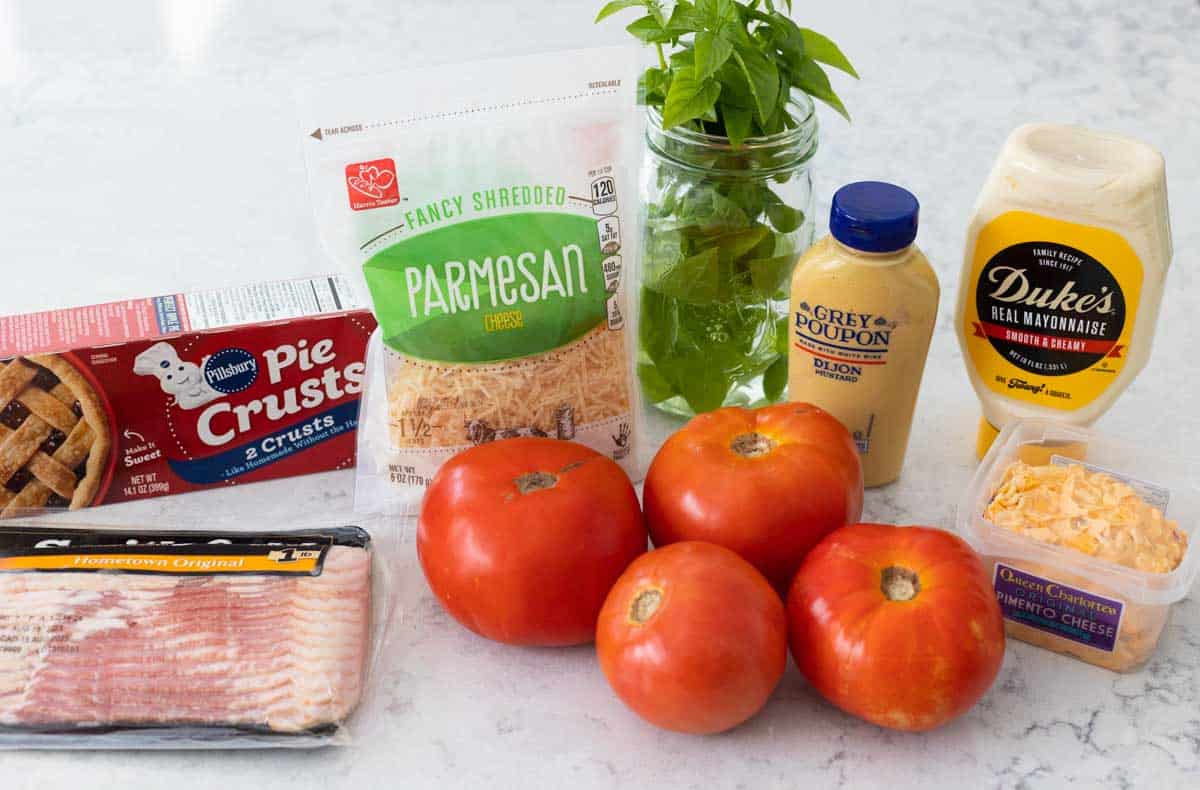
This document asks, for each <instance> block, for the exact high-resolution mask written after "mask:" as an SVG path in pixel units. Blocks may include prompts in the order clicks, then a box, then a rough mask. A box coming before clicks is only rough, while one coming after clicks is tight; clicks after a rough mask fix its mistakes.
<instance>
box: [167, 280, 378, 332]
mask: <svg viewBox="0 0 1200 790" xmlns="http://www.w3.org/2000/svg"><path fill="white" fill-rule="evenodd" d="M183 302H184V305H185V307H186V309H187V323H188V327H187V328H189V329H193V330H204V329H219V328H221V327H226V326H234V325H237V324H255V323H261V322H263V321H282V320H286V319H289V318H305V317H308V316H314V315H320V314H322V313H340V312H343V311H346V310H358V309H361V308H362V307H364V303H363V302H362V301H361V300H360V299H359V298H358V295H357V293H356V292H355V290H354V288H353V287H352V286H351V285H350V282H349V280H347V279H346V278H345V277H342V276H340V275H338V276H333V277H313V278H310V279H305V280H281V281H276V282H269V283H255V284H253V285H244V286H237V287H233V288H220V289H217V290H212V291H201V292H198V293H193V294H187V295H186V296H184V297H183Z"/></svg>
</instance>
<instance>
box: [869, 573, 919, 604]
mask: <svg viewBox="0 0 1200 790" xmlns="http://www.w3.org/2000/svg"><path fill="white" fill-rule="evenodd" d="M879 577H880V582H879V589H880V590H882V591H883V594H884V595H885V596H886V597H887V599H888V600H889V601H911V600H912V599H913V598H916V597H917V593H919V592H921V577H919V576H917V574H916V571H912V570H909V569H908V568H904V567H901V566H899V565H891V566H888V567H887V568H884V569H883V572H882V573H881V574H879Z"/></svg>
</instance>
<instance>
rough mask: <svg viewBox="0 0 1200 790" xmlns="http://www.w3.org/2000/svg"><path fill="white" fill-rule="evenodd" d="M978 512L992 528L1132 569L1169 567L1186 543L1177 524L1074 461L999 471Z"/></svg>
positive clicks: (1018, 464)
mask: <svg viewBox="0 0 1200 790" xmlns="http://www.w3.org/2000/svg"><path fill="white" fill-rule="evenodd" d="M983 517H984V518H986V519H988V520H989V521H991V522H992V523H993V524H995V525H996V526H998V527H1002V528H1004V529H1007V530H1011V531H1012V532H1016V533H1018V534H1021V535H1025V536H1027V537H1030V538H1033V539H1034V540H1039V541H1042V542H1043V543H1050V544H1053V545H1056V546H1067V547H1069V548H1072V549H1075V550H1076V551H1080V552H1082V553H1084V554H1087V555H1090V556H1093V557H1097V558H1099V559H1102V560H1108V561H1109V562H1113V563H1116V564H1118V565H1124V566H1125V567H1128V568H1134V569H1135V570H1139V571H1147V572H1152V573H1170V572H1171V571H1173V570H1175V568H1177V567H1178V566H1179V563H1180V562H1181V561H1182V560H1183V555H1184V552H1185V551H1186V550H1187V535H1186V534H1185V533H1183V532H1182V531H1180V529H1179V526H1178V524H1176V523H1175V522H1174V521H1171V520H1170V519H1168V518H1165V517H1164V516H1163V514H1162V511H1160V510H1159V509H1158V508H1155V507H1152V506H1151V505H1149V504H1148V503H1146V502H1145V501H1144V500H1143V499H1142V498H1141V497H1140V496H1138V494H1137V492H1136V491H1134V490H1133V488H1131V487H1130V486H1129V485H1128V484H1127V483H1124V482H1122V481H1121V480H1118V479H1116V478H1114V477H1112V476H1111V475H1107V474H1104V473H1103V472H1093V471H1089V470H1088V469H1086V468H1085V467H1083V466H1082V465H1080V464H1068V465H1065V466H1057V465H1055V466H1049V465H1047V466H1032V465H1030V464H1027V463H1025V462H1023V461H1014V462H1013V463H1012V464H1010V465H1009V466H1008V468H1007V469H1005V470H1004V477H1003V478H1002V479H1001V481H1000V484H999V486H998V487H997V489H996V493H995V495H994V496H993V497H992V501H991V503H990V504H989V505H988V506H987V509H986V510H985V511H984V514H983Z"/></svg>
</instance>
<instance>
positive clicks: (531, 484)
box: [513, 472, 558, 494]
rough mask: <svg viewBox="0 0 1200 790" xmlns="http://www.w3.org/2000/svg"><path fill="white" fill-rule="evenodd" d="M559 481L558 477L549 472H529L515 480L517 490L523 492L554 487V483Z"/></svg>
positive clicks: (527, 492)
mask: <svg viewBox="0 0 1200 790" xmlns="http://www.w3.org/2000/svg"><path fill="white" fill-rule="evenodd" d="M557 482H558V478H557V477H555V476H554V475H552V474H550V473H549V472H529V473H527V474H523V475H521V476H520V477H518V478H517V479H516V480H513V483H515V484H516V486H517V490H518V491H520V492H521V493H522V494H531V493H533V492H534V491H541V490H542V489H543V488H554V484H555V483H557Z"/></svg>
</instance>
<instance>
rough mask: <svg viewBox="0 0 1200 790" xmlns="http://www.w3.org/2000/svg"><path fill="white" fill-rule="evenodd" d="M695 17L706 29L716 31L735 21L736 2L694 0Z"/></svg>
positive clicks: (730, 0) (731, 0) (729, 0)
mask: <svg viewBox="0 0 1200 790" xmlns="http://www.w3.org/2000/svg"><path fill="white" fill-rule="evenodd" d="M696 17H697V21H699V23H700V24H702V25H704V27H705V28H706V29H708V30H712V31H717V30H720V29H721V28H722V27H724V26H725V25H727V24H729V23H730V22H736V21H737V18H738V17H737V4H736V3H734V2H733V0H696Z"/></svg>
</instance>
